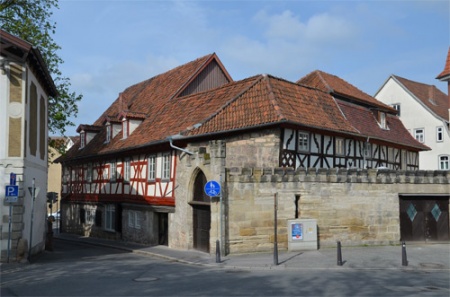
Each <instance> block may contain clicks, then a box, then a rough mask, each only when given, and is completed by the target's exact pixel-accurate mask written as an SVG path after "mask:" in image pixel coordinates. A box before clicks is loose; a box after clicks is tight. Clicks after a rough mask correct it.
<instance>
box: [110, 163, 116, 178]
mask: <svg viewBox="0 0 450 297" xmlns="http://www.w3.org/2000/svg"><path fill="white" fill-rule="evenodd" d="M109 170H110V171H111V174H110V180H111V181H112V182H115V181H116V179H117V166H116V161H111V163H109Z"/></svg>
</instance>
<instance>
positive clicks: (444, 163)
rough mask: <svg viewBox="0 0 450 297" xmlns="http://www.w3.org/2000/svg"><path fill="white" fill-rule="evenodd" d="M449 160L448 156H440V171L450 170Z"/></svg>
mask: <svg viewBox="0 0 450 297" xmlns="http://www.w3.org/2000/svg"><path fill="white" fill-rule="evenodd" d="M449 158H450V157H449V156H448V155H443V156H439V170H449V169H450V165H449Z"/></svg>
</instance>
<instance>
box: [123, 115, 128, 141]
mask: <svg viewBox="0 0 450 297" xmlns="http://www.w3.org/2000/svg"><path fill="white" fill-rule="evenodd" d="M127 137H128V120H127V118H123V119H122V139H126V138H127Z"/></svg>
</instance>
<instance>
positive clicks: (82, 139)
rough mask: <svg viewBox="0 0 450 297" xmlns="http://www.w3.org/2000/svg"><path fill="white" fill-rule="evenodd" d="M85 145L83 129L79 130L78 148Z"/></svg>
mask: <svg viewBox="0 0 450 297" xmlns="http://www.w3.org/2000/svg"><path fill="white" fill-rule="evenodd" d="M85 145H86V137H85V133H84V131H81V132H80V149H82V148H84V146H85Z"/></svg>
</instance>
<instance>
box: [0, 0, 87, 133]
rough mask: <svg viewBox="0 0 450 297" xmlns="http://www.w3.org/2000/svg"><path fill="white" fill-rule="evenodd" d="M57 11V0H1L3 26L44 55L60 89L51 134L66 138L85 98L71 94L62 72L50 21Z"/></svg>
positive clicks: (51, 108)
mask: <svg viewBox="0 0 450 297" xmlns="http://www.w3.org/2000/svg"><path fill="white" fill-rule="evenodd" d="M54 9H59V6H58V0H0V27H1V28H2V29H3V30H5V31H7V32H8V33H10V34H13V35H15V36H17V37H20V38H21V39H23V40H26V41H28V42H29V43H31V44H32V45H33V46H34V47H36V48H37V49H39V51H40V52H41V54H42V57H43V59H44V61H45V62H46V64H47V67H48V69H49V72H50V75H51V76H52V78H53V80H54V82H55V86H56V89H57V90H58V95H57V97H50V98H49V102H48V113H49V123H48V127H49V132H50V133H54V134H61V135H64V134H65V132H66V127H68V126H74V125H75V124H74V123H73V122H72V121H71V120H70V117H72V116H73V117H76V115H77V114H78V106H77V102H78V101H80V100H81V98H82V95H77V94H76V93H75V92H71V91H70V86H71V84H70V80H69V78H67V77H64V76H63V75H62V73H61V71H60V70H59V65H61V64H62V63H64V61H63V60H62V59H61V57H59V56H58V53H57V52H58V50H60V49H61V47H60V46H59V45H58V44H57V43H56V42H55V41H54V40H53V37H52V35H53V34H55V30H56V23H55V22H53V21H52V20H51V16H52V15H53V10H54Z"/></svg>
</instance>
